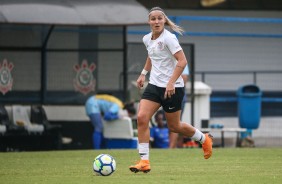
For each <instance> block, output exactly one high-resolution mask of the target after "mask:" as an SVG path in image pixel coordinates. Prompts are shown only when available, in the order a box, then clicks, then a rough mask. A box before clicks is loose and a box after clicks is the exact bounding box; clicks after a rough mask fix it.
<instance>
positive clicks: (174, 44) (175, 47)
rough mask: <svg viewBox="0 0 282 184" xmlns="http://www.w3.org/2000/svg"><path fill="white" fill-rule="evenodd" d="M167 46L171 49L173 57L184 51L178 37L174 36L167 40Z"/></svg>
mask: <svg viewBox="0 0 282 184" xmlns="http://www.w3.org/2000/svg"><path fill="white" fill-rule="evenodd" d="M165 45H166V46H167V48H168V49H169V51H170V52H171V54H172V55H174V54H175V53H176V52H178V51H180V50H182V48H181V46H180V44H179V42H178V39H177V38H176V36H175V35H174V34H173V35H171V36H169V37H167V38H166V39H165Z"/></svg>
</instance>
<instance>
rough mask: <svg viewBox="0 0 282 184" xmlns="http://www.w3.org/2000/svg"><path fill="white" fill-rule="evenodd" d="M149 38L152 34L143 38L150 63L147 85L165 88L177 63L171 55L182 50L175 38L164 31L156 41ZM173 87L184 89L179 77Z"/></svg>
mask: <svg viewBox="0 0 282 184" xmlns="http://www.w3.org/2000/svg"><path fill="white" fill-rule="evenodd" d="M151 38H152V32H151V33H149V34H147V35H145V36H144V37H143V42H144V44H145V46H146V48H147V51H148V56H149V58H150V59H151V62H152V68H151V71H150V78H149V83H150V84H153V85H156V86H158V87H164V88H166V86H167V83H168V81H169V79H170V77H171V76H172V74H173V71H174V69H175V67H176V64H177V62H178V61H177V60H176V59H175V57H174V56H173V55H174V54H175V53H176V52H178V51H180V50H182V48H181V46H180V44H179V42H178V39H177V38H176V36H175V35H174V34H172V33H171V32H169V31H168V30H166V29H164V31H163V32H162V34H161V35H160V36H159V37H158V38H157V39H156V40H151ZM175 87H184V82H183V79H182V77H181V76H180V77H179V78H178V79H177V80H176V82H175Z"/></svg>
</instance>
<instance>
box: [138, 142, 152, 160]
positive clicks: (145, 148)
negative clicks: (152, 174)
mask: <svg viewBox="0 0 282 184" xmlns="http://www.w3.org/2000/svg"><path fill="white" fill-rule="evenodd" d="M138 149H139V154H140V157H141V160H149V143H139V144H138Z"/></svg>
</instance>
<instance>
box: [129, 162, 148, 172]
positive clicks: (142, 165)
mask: <svg viewBox="0 0 282 184" xmlns="http://www.w3.org/2000/svg"><path fill="white" fill-rule="evenodd" d="M129 170H130V171H131V172H134V173H138V172H140V171H141V172H143V173H148V172H150V171H151V166H150V161H149V160H140V161H139V162H138V163H137V164H136V165H132V166H130V167H129Z"/></svg>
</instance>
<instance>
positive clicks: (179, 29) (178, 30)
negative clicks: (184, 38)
mask: <svg viewBox="0 0 282 184" xmlns="http://www.w3.org/2000/svg"><path fill="white" fill-rule="evenodd" d="M164 17H165V19H166V23H165V24H166V25H168V26H169V27H170V28H171V29H172V30H173V31H174V32H176V33H178V34H180V35H183V33H184V32H185V31H184V29H183V28H182V27H180V26H178V25H176V24H175V23H174V22H172V21H171V20H170V19H169V18H168V17H167V16H166V15H165V14H164Z"/></svg>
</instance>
